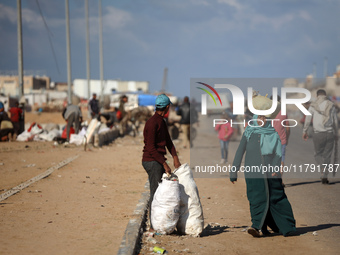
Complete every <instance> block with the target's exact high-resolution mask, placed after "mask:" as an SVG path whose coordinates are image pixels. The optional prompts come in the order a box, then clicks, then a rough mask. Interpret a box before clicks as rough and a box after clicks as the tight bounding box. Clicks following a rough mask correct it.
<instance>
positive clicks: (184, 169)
mask: <svg viewBox="0 0 340 255" xmlns="http://www.w3.org/2000/svg"><path fill="white" fill-rule="evenodd" d="M174 173H175V174H176V175H177V176H178V181H179V189H180V193H181V203H180V208H179V211H180V216H179V220H178V223H177V230H178V231H179V232H180V233H182V234H187V235H193V236H199V235H200V234H201V233H202V231H203V228H204V219H203V210H202V205H201V201H200V197H199V194H198V189H197V186H196V183H195V180H194V177H193V175H192V171H191V169H190V166H189V165H188V164H183V165H181V166H180V167H179V168H177V169H176V170H175V171H174Z"/></svg>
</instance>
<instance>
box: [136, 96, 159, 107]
mask: <svg viewBox="0 0 340 255" xmlns="http://www.w3.org/2000/svg"><path fill="white" fill-rule="evenodd" d="M156 97H157V96H155V95H138V105H139V106H148V105H153V106H154V105H155V103H156Z"/></svg>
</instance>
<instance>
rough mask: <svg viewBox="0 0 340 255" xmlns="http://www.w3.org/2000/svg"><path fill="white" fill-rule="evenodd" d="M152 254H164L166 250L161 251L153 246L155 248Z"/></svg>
mask: <svg viewBox="0 0 340 255" xmlns="http://www.w3.org/2000/svg"><path fill="white" fill-rule="evenodd" d="M153 252H154V253H157V254H165V253H166V250H164V249H162V248H160V247H157V246H155V247H153Z"/></svg>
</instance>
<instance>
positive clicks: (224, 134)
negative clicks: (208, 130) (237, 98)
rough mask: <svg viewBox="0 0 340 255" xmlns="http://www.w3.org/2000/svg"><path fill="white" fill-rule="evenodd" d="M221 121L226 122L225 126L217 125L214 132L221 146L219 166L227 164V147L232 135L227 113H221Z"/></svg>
mask: <svg viewBox="0 0 340 255" xmlns="http://www.w3.org/2000/svg"><path fill="white" fill-rule="evenodd" d="M221 119H223V120H227V121H228V122H227V123H225V124H217V125H216V126H215V130H216V131H217V132H218V139H219V141H220V146H221V162H220V163H221V164H224V163H227V162H228V146H229V140H230V138H231V136H232V135H233V133H234V130H233V128H232V127H231V125H230V118H229V115H228V114H227V113H223V114H222V116H221Z"/></svg>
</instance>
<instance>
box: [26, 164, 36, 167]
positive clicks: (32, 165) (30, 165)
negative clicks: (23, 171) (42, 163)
mask: <svg viewBox="0 0 340 255" xmlns="http://www.w3.org/2000/svg"><path fill="white" fill-rule="evenodd" d="M34 166H35V164H28V165H26V166H25V167H34Z"/></svg>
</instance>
